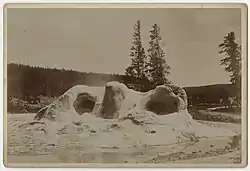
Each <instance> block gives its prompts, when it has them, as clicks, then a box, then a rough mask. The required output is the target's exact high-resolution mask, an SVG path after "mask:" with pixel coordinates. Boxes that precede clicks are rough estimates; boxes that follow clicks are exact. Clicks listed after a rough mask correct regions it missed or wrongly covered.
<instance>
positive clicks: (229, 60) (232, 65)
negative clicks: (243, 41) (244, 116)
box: [219, 32, 241, 106]
mask: <svg viewBox="0 0 250 171" xmlns="http://www.w3.org/2000/svg"><path fill="white" fill-rule="evenodd" d="M219 48H220V49H221V51H219V53H220V54H224V55H225V56H226V57H225V58H223V59H221V65H224V66H225V71H226V72H229V73H230V82H231V83H232V84H233V85H235V91H236V103H237V105H238V106H239V105H240V99H241V46H240V45H238V44H237V43H236V41H235V33H234V32H230V33H228V34H227V35H226V36H225V37H224V41H223V42H222V43H220V44H219Z"/></svg>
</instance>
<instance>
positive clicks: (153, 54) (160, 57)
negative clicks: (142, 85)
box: [148, 24, 171, 88]
mask: <svg viewBox="0 0 250 171" xmlns="http://www.w3.org/2000/svg"><path fill="white" fill-rule="evenodd" d="M161 40H162V38H161V36H160V28H159V26H158V25H157V24H154V25H153V27H152V30H150V42H149V49H148V56H149V63H148V71H149V75H150V77H151V82H152V88H154V87H156V86H158V85H163V84H168V83H170V82H169V80H168V79H167V75H169V74H170V69H171V68H170V66H169V65H168V64H167V63H166V60H165V53H164V51H163V49H162V48H161V46H160V42H161Z"/></svg>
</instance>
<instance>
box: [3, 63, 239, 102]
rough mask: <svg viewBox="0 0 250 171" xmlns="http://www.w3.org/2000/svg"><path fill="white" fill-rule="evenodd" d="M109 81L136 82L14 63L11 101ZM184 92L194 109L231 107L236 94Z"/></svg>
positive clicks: (222, 89) (209, 89) (205, 89)
mask: <svg viewBox="0 0 250 171" xmlns="http://www.w3.org/2000/svg"><path fill="white" fill-rule="evenodd" d="M108 81H120V82H123V83H125V84H126V85H129V84H130V83H131V81H132V79H130V78H129V77H128V76H124V75H118V74H102V73H86V72H78V71H72V70H64V69H50V68H42V67H34V66H28V65H21V64H13V63H11V64H8V66H7V84H8V86H7V93H8V97H17V98H21V99H23V100H27V99H30V98H37V97H38V96H40V95H42V96H48V97H57V96H59V95H61V94H62V93H63V92H65V91H66V90H68V89H69V88H70V87H72V86H74V85H77V84H84V85H88V86H104V85H105V84H106V83H107V82H108ZM184 89H185V90H186V92H187V94H188V99H189V103H190V104H192V105H197V104H214V103H215V104H221V103H223V104H228V103H229V102H228V99H229V97H231V96H235V94H236V92H234V91H233V90H234V89H233V86H232V85H230V84H217V85H209V86H201V87H186V88H184Z"/></svg>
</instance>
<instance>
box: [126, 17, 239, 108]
mask: <svg viewBox="0 0 250 171" xmlns="http://www.w3.org/2000/svg"><path fill="white" fill-rule="evenodd" d="M140 30H141V24H140V20H138V21H137V22H136V24H135V26H134V33H133V41H132V44H133V45H132V47H131V49H130V55H129V56H130V58H131V65H130V66H129V67H128V68H127V69H126V72H125V74H126V75H127V76H129V77H130V78H132V80H133V81H132V82H131V83H130V85H129V86H130V88H133V89H135V90H137V91H148V90H150V89H153V88H155V87H156V86H158V85H164V84H170V83H171V81H170V80H168V79H167V76H168V75H169V74H170V69H171V67H170V66H169V65H168V63H167V61H166V54H165V52H164V51H163V48H162V47H161V41H162V38H161V36H160V27H159V25H157V24H154V25H153V26H152V29H151V30H150V31H149V38H150V41H149V48H148V50H147V53H146V52H145V49H144V47H143V44H142V36H141V31H140ZM219 48H220V51H219V54H223V55H224V58H223V59H221V63H220V64H221V65H222V66H224V67H225V71H226V72H228V73H229V74H230V82H231V84H232V85H233V86H232V87H234V91H235V101H236V103H237V105H238V106H240V104H241V75H242V74H241V46H240V45H238V44H237V43H236V40H235V33H234V32H229V33H228V34H227V35H226V36H225V37H224V41H223V42H222V43H220V44H219Z"/></svg>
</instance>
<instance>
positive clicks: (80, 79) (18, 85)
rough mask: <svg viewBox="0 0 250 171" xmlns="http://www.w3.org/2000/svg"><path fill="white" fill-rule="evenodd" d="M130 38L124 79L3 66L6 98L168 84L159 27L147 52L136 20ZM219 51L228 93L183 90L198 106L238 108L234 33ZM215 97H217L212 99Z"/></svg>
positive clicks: (152, 32) (238, 73)
mask: <svg viewBox="0 0 250 171" xmlns="http://www.w3.org/2000/svg"><path fill="white" fill-rule="evenodd" d="M132 37H133V40H132V47H131V49H130V54H129V57H130V59H131V64H130V66H128V67H127V68H126V70H125V74H124V75H121V74H103V73H91V72H89V73H87V72H78V71H73V70H65V69H56V68H53V69H52V68H42V67H36V66H28V65H21V64H14V63H10V64H8V66H7V84H8V86H7V93H8V97H18V98H22V99H24V100H25V99H29V98H36V97H38V96H40V95H43V96H48V97H53V96H54V97H57V96H60V95H61V94H62V93H64V92H65V91H66V90H68V89H69V88H71V87H72V86H74V85H78V84H84V85H88V86H104V85H105V84H106V83H107V82H109V81H119V82H122V83H124V84H125V85H127V86H128V87H129V88H132V89H134V90H137V91H142V92H145V91H148V90H150V89H153V88H155V87H156V86H158V85H163V84H169V83H171V81H170V80H168V78H167V77H168V76H169V74H170V70H171V67H170V66H169V65H168V63H167V61H166V54H165V52H164V50H163V48H162V47H161V41H162V38H161V35H160V27H159V25H157V24H154V25H153V26H152V28H151V30H150V31H149V38H150V41H149V43H148V44H149V48H148V49H147V50H145V48H144V46H143V43H142V42H143V41H142V35H141V23H140V20H138V21H137V22H136V24H135V26H134V33H133V35H132ZM219 48H220V51H219V54H223V55H224V58H223V59H221V65H222V66H225V71H226V72H228V73H230V82H231V84H232V86H230V90H229V89H228V90H229V91H220V92H221V95H219V93H218V92H219V91H217V93H215V94H213V95H212V94H211V93H210V95H209V93H208V92H209V91H208V92H206V90H208V89H206V88H202V91H200V92H199V93H198V94H197V93H195V91H193V90H192V91H191V89H186V91H187V94H188V96H189V100H190V101H191V103H195V104H198V103H199V102H201V101H202V102H204V103H205V102H209V103H215V102H216V103H218V101H219V100H220V98H223V99H225V98H228V97H226V96H235V99H236V102H237V104H238V105H240V103H241V46H240V45H238V44H237V43H236V41H235V33H234V32H230V33H228V34H227V35H226V36H225V37H224V41H223V42H222V43H220V44H219ZM221 88H222V87H220V89H221ZM221 90H222V89H221ZM228 92H230V93H228ZM190 93H191V94H190ZM192 94H193V95H192ZM194 94H195V95H194ZM216 95H218V97H215V96H216ZM212 96H213V97H212ZM211 97H212V98H211Z"/></svg>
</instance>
